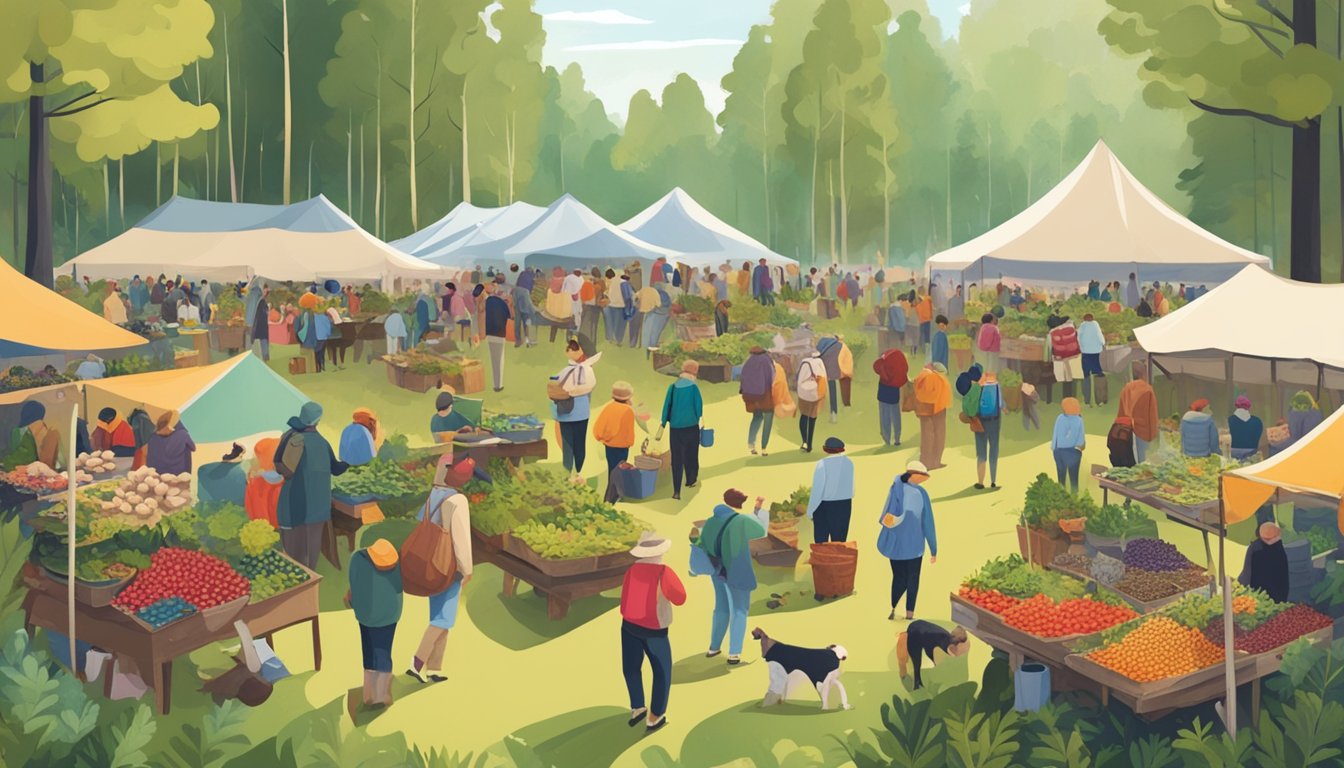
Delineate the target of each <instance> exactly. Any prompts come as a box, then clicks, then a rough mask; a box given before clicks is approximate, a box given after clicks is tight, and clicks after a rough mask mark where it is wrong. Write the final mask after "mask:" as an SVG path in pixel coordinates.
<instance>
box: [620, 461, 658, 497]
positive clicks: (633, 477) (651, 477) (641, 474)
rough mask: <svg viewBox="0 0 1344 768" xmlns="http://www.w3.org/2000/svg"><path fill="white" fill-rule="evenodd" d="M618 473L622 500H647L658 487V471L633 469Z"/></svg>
mask: <svg viewBox="0 0 1344 768" xmlns="http://www.w3.org/2000/svg"><path fill="white" fill-rule="evenodd" d="M618 473H619V474H618V477H619V479H620V491H621V498H625V499H647V498H649V497H650V496H652V495H653V493H654V490H655V489H656V488H657V486H658V470H656V469H638V468H631V469H622V470H618Z"/></svg>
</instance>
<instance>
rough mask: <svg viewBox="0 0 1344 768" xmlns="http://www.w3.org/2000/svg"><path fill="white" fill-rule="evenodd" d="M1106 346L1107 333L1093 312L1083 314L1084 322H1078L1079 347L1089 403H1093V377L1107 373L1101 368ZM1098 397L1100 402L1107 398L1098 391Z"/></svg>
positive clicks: (1084, 388)
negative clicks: (1102, 354)
mask: <svg viewBox="0 0 1344 768" xmlns="http://www.w3.org/2000/svg"><path fill="white" fill-rule="evenodd" d="M1105 348H1106V335H1105V334H1104V333H1102V332H1101V325H1100V324H1098V323H1097V321H1096V320H1095V319H1093V317H1092V313H1091V312H1089V313H1087V314H1085V315H1083V322H1081V323H1079V324H1078V349H1079V351H1081V352H1082V356H1083V402H1084V403H1086V404H1087V405H1091V404H1092V378H1093V377H1094V376H1104V375H1105V373H1104V372H1103V371H1102V370H1101V353H1102V350H1104V349H1105ZM1097 399H1098V403H1100V401H1101V400H1104V399H1105V398H1104V397H1102V396H1101V393H1098V398H1097Z"/></svg>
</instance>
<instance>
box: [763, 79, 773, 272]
mask: <svg viewBox="0 0 1344 768" xmlns="http://www.w3.org/2000/svg"><path fill="white" fill-rule="evenodd" d="M769 96H770V86H769V84H768V83H767V84H766V86H765V87H764V88H762V89H761V199H762V200H763V201H764V202H765V247H767V248H771V247H773V243H772V242H771V241H772V240H774V238H773V237H771V232H770V129H769V123H768V122H767V121H766V112H765V110H766V101H767V99H769Z"/></svg>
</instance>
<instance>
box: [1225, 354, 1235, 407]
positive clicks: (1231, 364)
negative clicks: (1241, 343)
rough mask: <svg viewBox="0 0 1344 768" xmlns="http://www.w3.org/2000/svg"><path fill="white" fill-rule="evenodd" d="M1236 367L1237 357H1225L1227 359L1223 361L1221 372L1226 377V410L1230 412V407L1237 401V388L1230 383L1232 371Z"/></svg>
mask: <svg viewBox="0 0 1344 768" xmlns="http://www.w3.org/2000/svg"><path fill="white" fill-rule="evenodd" d="M1236 367H1237V356H1236V355H1235V354H1229V355H1228V356H1227V359H1226V360H1224V361H1223V372H1224V373H1225V374H1226V375H1227V405H1228V410H1232V406H1233V405H1234V404H1235V401H1236V399H1237V388H1236V385H1234V384H1233V383H1232V371H1233V369H1235V368H1236Z"/></svg>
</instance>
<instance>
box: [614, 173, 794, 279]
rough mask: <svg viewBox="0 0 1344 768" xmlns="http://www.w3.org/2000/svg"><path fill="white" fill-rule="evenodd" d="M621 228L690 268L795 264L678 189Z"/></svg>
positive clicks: (674, 189) (675, 188)
mask: <svg viewBox="0 0 1344 768" xmlns="http://www.w3.org/2000/svg"><path fill="white" fill-rule="evenodd" d="M621 229H623V230H625V231H626V232H629V233H630V234H632V235H634V236H635V237H638V238H639V239H641V240H643V241H645V242H647V243H652V244H653V245H656V246H659V247H662V248H666V249H668V250H671V251H676V252H677V255H676V256H674V257H673V259H672V260H673V261H677V262H680V263H683V264H686V265H688V266H691V267H705V266H716V265H718V264H722V263H723V262H724V261H728V262H731V263H734V264H736V263H740V262H743V261H750V262H751V263H752V264H755V263H757V261H759V260H760V259H765V260H766V263H768V264H770V265H771V266H786V265H788V264H797V262H796V261H794V260H793V259H790V258H788V257H787V256H781V255H779V254H778V253H775V252H774V251H772V250H770V249H769V248H767V247H766V246H765V245H763V244H762V243H761V242H760V241H758V240H755V239H754V238H752V237H750V236H749V235H747V234H745V233H743V232H741V231H739V230H737V229H734V228H733V227H731V226H729V225H728V224H726V223H725V222H724V221H723V220H721V219H719V218H718V217H717V216H715V215H714V214H712V213H710V212H709V211H707V210H705V208H704V207H703V206H701V205H700V203H698V202H696V201H695V198H693V197H691V196H690V195H689V194H687V193H686V191H685V190H683V189H682V188H681V187H674V188H673V189H672V191H671V192H668V193H667V194H666V195H664V196H663V197H662V199H661V200H659V201H658V202H656V203H654V204H653V205H650V206H649V207H648V208H645V209H644V210H643V211H642V212H640V213H638V214H636V215H635V216H634V217H633V218H631V219H630V220H629V221H627V222H625V223H624V224H622V225H621Z"/></svg>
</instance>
